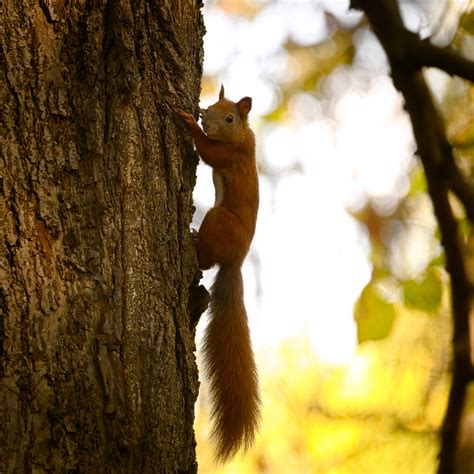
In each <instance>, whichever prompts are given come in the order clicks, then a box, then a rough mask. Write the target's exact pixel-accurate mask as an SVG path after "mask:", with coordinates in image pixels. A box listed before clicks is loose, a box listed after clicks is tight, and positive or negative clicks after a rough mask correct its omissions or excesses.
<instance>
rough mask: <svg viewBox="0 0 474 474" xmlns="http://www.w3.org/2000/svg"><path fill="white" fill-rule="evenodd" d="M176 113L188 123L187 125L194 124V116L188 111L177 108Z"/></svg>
mask: <svg viewBox="0 0 474 474" xmlns="http://www.w3.org/2000/svg"><path fill="white" fill-rule="evenodd" d="M178 114H179V115H180V116H181V117H182V118H183V119H184V120H185V121H186V122H187V123H188V124H189V125H194V124H195V123H196V120H195V119H194V117H193V116H192V115H191V114H189V113H188V112H185V111H184V110H181V109H180V110H178Z"/></svg>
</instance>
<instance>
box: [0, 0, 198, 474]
mask: <svg viewBox="0 0 474 474" xmlns="http://www.w3.org/2000/svg"><path fill="white" fill-rule="evenodd" d="M198 3H199V2H197V1H195V0H179V1H177V0H163V1H145V0H136V1H131V0H128V1H127V0H98V1H95V2H86V1H74V2H64V1H61V0H38V1H33V0H28V1H27V0H25V1H21V2H18V1H17V0H4V1H3V6H2V14H1V20H0V26H1V31H0V44H1V56H0V103H1V108H0V114H1V129H0V130H1V133H0V137H1V152H2V154H1V160H0V167H1V169H0V238H1V242H0V246H1V247H0V249H1V253H0V271H1V273H0V283H1V286H0V378H1V385H0V472H8V473H23V472H35V473H41V472H46V471H49V472H81V473H82V472H85V473H87V472H94V473H97V472H133V473H138V472H140V473H147V472H193V471H195V470H196V458H195V441H194V432H193V419H194V402H195V399H196V397H197V391H198V381H197V369H196V365H195V358H194V354H193V351H194V334H193V328H192V326H191V325H190V314H189V313H190V311H189V308H188V298H189V295H190V288H192V285H193V281H194V280H195V279H196V260H195V254H194V249H193V243H192V236H191V234H190V231H189V224H190V221H191V217H192V213H193V206H192V189H193V186H194V180H195V166H196V163H197V158H196V157H195V156H194V155H193V152H192V144H191V141H190V138H189V137H188V134H187V133H186V130H185V128H184V127H183V126H182V124H181V121H180V119H179V117H177V116H176V115H175V111H176V110H177V109H178V108H183V109H185V110H193V109H195V107H196V106H197V103H198V98H199V83H200V77H201V73H202V54H203V53H202V36H203V33H204V26H203V23H202V17H201V13H200V5H199V4H198Z"/></svg>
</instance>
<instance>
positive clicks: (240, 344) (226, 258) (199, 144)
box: [179, 86, 260, 461]
mask: <svg viewBox="0 0 474 474" xmlns="http://www.w3.org/2000/svg"><path fill="white" fill-rule="evenodd" d="M251 108H252V99H251V98H250V97H244V98H242V99H241V100H239V101H238V102H232V101H230V100H227V99H226V98H225V97H224V86H221V90H220V93H219V100H218V101H217V102H216V103H215V104H214V105H211V106H210V107H209V108H208V109H200V112H201V117H202V126H203V128H204V132H203V131H202V129H201V128H200V127H199V125H198V124H197V122H196V120H195V119H194V117H193V116H192V115H191V114H189V113H186V112H182V111H180V112H179V113H180V115H181V116H182V117H183V118H184V119H185V121H186V122H187V124H188V125H189V127H190V129H191V133H192V135H193V137H194V143H195V145H196V148H197V151H198V153H199V155H200V156H201V158H202V160H203V161H204V162H205V163H207V164H208V165H210V166H211V167H212V169H213V170H212V177H213V181H214V187H215V193H216V197H215V204H214V207H213V208H211V209H210V210H209V211H208V212H207V214H206V215H205V217H204V220H203V222H202V224H201V227H200V229H199V232H198V239H197V257H198V263H199V268H201V269H202V270H207V269H209V268H211V267H212V266H214V265H219V270H218V272H217V275H216V278H215V281H214V283H213V285H212V287H211V291H210V306H209V313H210V320H209V324H208V326H207V328H206V331H205V334H204V341H203V359H204V367H205V372H206V375H207V378H208V380H209V382H210V394H211V402H212V408H211V418H212V420H213V428H212V434H211V438H212V439H213V441H215V444H216V459H217V460H218V461H227V460H229V459H230V458H231V457H232V456H234V455H235V453H236V452H237V451H238V450H239V449H240V448H244V449H247V448H249V447H250V446H251V444H252V443H253V440H254V438H255V432H256V430H257V428H258V424H259V419H260V398H259V391H258V377H257V368H256V365H255V361H254V357H253V352H252V345H251V341H250V333H249V328H248V322H247V313H246V311H245V306H244V299H243V296H244V289H243V281H242V274H241V270H240V268H241V266H242V263H243V261H244V259H245V256H246V255H247V252H248V250H249V247H250V242H251V241H252V238H253V235H254V233H255V225H256V221H257V211H258V204H259V195H258V175H257V165H256V161H255V136H254V134H253V132H252V130H251V129H250V127H249V125H248V119H247V117H248V113H249V112H250V109H251Z"/></svg>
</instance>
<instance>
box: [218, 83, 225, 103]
mask: <svg viewBox="0 0 474 474" xmlns="http://www.w3.org/2000/svg"><path fill="white" fill-rule="evenodd" d="M222 99H224V84H221V90H220V91H219V100H222Z"/></svg>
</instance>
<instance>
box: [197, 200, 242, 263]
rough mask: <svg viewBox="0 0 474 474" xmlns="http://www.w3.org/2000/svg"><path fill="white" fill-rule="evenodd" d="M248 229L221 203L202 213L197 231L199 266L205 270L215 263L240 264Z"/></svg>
mask: <svg viewBox="0 0 474 474" xmlns="http://www.w3.org/2000/svg"><path fill="white" fill-rule="evenodd" d="M247 235H248V232H247V231H246V230H245V228H244V227H243V225H242V222H241V221H240V220H239V218H238V217H237V216H236V215H235V214H233V213H232V212H231V211H229V210H228V209H226V208H225V207H222V206H216V207H213V208H212V209H210V210H209V211H208V213H207V214H206V215H205V217H204V220H203V221H202V224H201V227H200V229H199V233H198V242H197V255H198V262H199V268H201V269H202V270H207V269H208V268H211V267H212V266H214V265H216V264H218V265H222V264H224V265H225V264H233V265H238V266H240V265H241V264H242V262H243V260H244V258H245V255H246V254H247V250H248V247H249V244H250V243H249V242H248V237H247Z"/></svg>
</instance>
